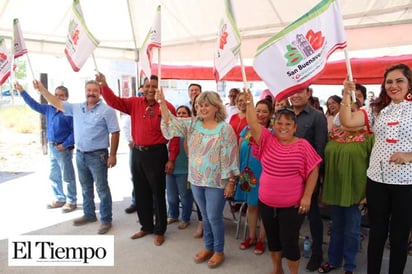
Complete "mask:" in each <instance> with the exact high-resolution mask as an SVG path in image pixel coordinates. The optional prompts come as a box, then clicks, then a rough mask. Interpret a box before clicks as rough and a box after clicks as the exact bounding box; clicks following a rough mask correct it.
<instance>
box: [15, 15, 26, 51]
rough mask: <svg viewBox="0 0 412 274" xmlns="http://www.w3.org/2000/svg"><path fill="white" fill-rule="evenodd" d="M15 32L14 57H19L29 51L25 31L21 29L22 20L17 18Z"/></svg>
mask: <svg viewBox="0 0 412 274" xmlns="http://www.w3.org/2000/svg"><path fill="white" fill-rule="evenodd" d="M13 34H14V35H13V39H14V42H13V46H14V52H13V53H14V58H19V57H20V56H22V55H24V54H26V53H27V48H26V43H25V42H24V38H23V32H22V31H21V27H20V22H19V19H17V18H15V19H14V20H13Z"/></svg>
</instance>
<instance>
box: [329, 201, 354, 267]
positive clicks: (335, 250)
mask: <svg viewBox="0 0 412 274" xmlns="http://www.w3.org/2000/svg"><path fill="white" fill-rule="evenodd" d="M329 207H330V212H331V217H332V226H331V234H330V243H329V249H328V257H329V264H331V265H333V266H340V265H341V264H342V260H343V259H344V260H345V263H344V265H343V268H344V270H345V271H351V272H353V271H354V270H355V268H356V255H357V254H358V252H359V247H360V230H361V211H360V209H359V206H358V205H352V206H350V207H342V206H335V205H331V206H329Z"/></svg>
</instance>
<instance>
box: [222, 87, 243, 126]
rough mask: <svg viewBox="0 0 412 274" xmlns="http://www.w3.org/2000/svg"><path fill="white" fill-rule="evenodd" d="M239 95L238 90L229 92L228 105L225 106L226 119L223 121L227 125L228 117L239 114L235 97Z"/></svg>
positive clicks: (233, 89)
mask: <svg viewBox="0 0 412 274" xmlns="http://www.w3.org/2000/svg"><path fill="white" fill-rule="evenodd" d="M239 93H240V89H238V88H232V89H230V90H229V96H228V97H229V103H228V104H226V105H225V107H226V114H227V116H226V119H225V121H226V122H227V123H229V121H230V117H232V115H233V114H236V113H238V112H239V108H238V107H237V105H236V97H237V96H238V94H239Z"/></svg>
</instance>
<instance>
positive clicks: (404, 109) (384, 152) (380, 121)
mask: <svg viewBox="0 0 412 274" xmlns="http://www.w3.org/2000/svg"><path fill="white" fill-rule="evenodd" d="M367 113H368V119H369V123H370V125H371V128H372V130H373V132H374V133H375V144H374V146H373V148H372V153H371V158H370V162H369V168H368V171H367V175H368V177H369V178H370V179H371V180H373V181H376V182H380V183H385V184H395V185H411V184H412V163H406V164H395V163H390V162H389V158H390V157H391V155H392V154H394V153H395V152H412V102H408V101H403V102H401V103H399V104H394V103H393V102H392V103H390V104H389V105H388V106H387V107H385V108H384V109H382V110H381V111H380V113H379V114H378V115H376V114H375V113H373V112H372V108H370V107H368V108H367Z"/></svg>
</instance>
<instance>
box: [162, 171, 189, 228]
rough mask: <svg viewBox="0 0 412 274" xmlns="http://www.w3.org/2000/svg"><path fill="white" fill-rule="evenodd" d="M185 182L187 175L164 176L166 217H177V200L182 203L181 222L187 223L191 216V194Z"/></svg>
mask: <svg viewBox="0 0 412 274" xmlns="http://www.w3.org/2000/svg"><path fill="white" fill-rule="evenodd" d="M188 184H189V183H188V181H187V174H168V175H166V195H167V204H168V213H167V215H168V216H169V217H170V218H178V217H179V198H180V201H181V203H182V221H184V222H189V221H190V215H192V206H193V194H192V191H191V190H190V187H189V185H188Z"/></svg>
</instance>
